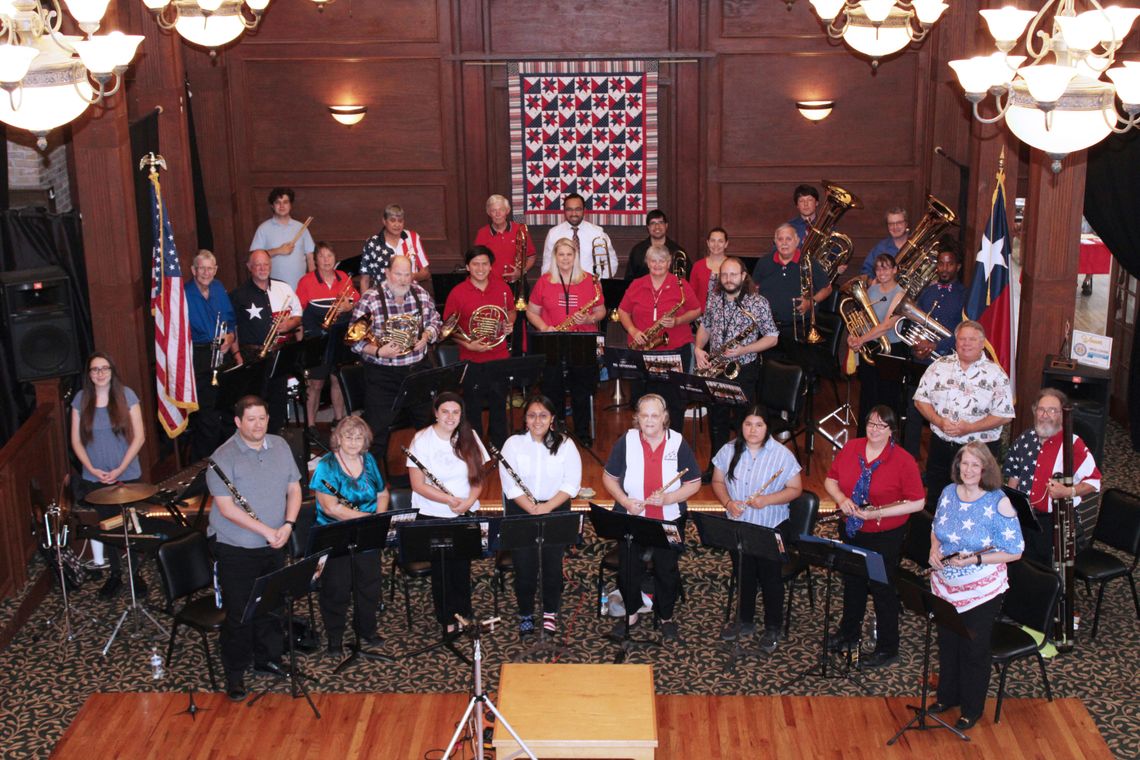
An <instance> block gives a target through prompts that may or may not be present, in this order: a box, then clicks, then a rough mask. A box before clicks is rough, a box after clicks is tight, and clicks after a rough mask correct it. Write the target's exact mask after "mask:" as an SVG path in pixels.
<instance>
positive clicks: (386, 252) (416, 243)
mask: <svg viewBox="0 0 1140 760" xmlns="http://www.w3.org/2000/svg"><path fill="white" fill-rule="evenodd" d="M396 248H398V249H399V250H395V249H393V248H392V246H390V245H388V242H387V241H386V240H385V239H384V230H380V231H379V232H377V233H376V234H375V235H373V236H372V237H370V238H368V241H367V242H366V243H365V244H364V248H363V250H361V251H360V273H361V274H366V275H368V276H369V277H372V278H375V279H376V280H377V281H379V282H383V281H384V280H385V279H386V278H387V277H388V267H389V266H391V264H392V257H393V256H395V255H396V254H401V255H403V256H407V257H408V258H409V259H411V260H412V272H413V273H415V272H418V271H420V270H421V269H425V268H426V267H427V266H428V257H427V254H426V253H424V246H423V243H422V242H421V241H420V236H419V235H417V234H416V233H415V232H412V231H411V230H403V231H401V232H400V243H399V244H398V245H397V246H396Z"/></svg>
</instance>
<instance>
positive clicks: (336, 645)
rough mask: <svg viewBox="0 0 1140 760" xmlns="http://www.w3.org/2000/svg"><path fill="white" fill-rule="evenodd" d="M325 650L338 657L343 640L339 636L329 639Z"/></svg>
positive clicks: (342, 650)
mask: <svg viewBox="0 0 1140 760" xmlns="http://www.w3.org/2000/svg"><path fill="white" fill-rule="evenodd" d="M325 652H326V653H328V654H330V655H335V656H337V657H339V656H340V655H341V654H342V653H343V652H344V641H343V640H342V639H339V638H336V639H329V646H328V648H327V649H326V650H325Z"/></svg>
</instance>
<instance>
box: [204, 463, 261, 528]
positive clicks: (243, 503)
mask: <svg viewBox="0 0 1140 760" xmlns="http://www.w3.org/2000/svg"><path fill="white" fill-rule="evenodd" d="M206 464H207V465H209V467H210V469H211V470H213V471H214V473H215V474H216V475H217V476H218V477H219V478H221V481H222V485H224V486H225V487H226V490H227V491H229V492H230V496H232V497H233V499H234V503H235V504H237V505H238V506H239V507H241V508H242V510H243V511H244V512H245V513H246V514H247V515H249V516H250V517H252V518H253V519H254V520H256V519H257V513H256V512H254V511H253V507H251V506H250V505H249V501H248V500H247V499H246V498H245V497H244V496H242V495H241V491H239V490H237V486H235V485H234V484H233V483H231V482H230V479H229V478H227V477H226V474H225V473H224V472H222V468H221V467H219V466H218V463H217V462H215V461H214V460H213V459H207V460H206Z"/></svg>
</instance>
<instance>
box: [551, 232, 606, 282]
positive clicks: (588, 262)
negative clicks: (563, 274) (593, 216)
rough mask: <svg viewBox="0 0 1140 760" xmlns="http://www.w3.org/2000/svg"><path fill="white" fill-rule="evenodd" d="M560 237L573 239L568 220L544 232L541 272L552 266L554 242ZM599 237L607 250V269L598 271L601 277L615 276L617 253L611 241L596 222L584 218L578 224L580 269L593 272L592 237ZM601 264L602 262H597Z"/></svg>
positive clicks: (589, 272) (588, 272) (587, 272)
mask: <svg viewBox="0 0 1140 760" xmlns="http://www.w3.org/2000/svg"><path fill="white" fill-rule="evenodd" d="M562 238H569V239H570V240H573V239H574V228H573V227H571V226H570V222H565V221H564V222H562V223H561V224H556V225H554V226H553V227H551V228H550V232H548V233H546V242H545V243H544V244H543V246H542V272H543V273H546V272H549V271H550V267H552V266H554V244H555V243H557V242H558V241H559V240H561V239H562ZM595 238H601V239H602V240H604V241H605V243H606V250H607V251H608V252H609V269H608V270H607V271H603V272H600V273H599V274H601V276H602V277H607V278H610V277H617V267H618V258H617V253H615V252H614V244H613V241H611V240H610V236H609V235H607V234H606V231H605V230H603V229H602V228H601V227H599V226H598V225H596V224H591V223H590V222H587V221H585V220H583V221H582V223H581V224H579V225H578V261H579V262H581V264H582V271H583V272H585V273H586V274H593V272H594V239H595ZM598 263H599V264H601V263H602V262H598Z"/></svg>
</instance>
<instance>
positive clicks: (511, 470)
mask: <svg viewBox="0 0 1140 760" xmlns="http://www.w3.org/2000/svg"><path fill="white" fill-rule="evenodd" d="M487 451H488V452H489V453H490V454H491V456H492V457H494V458H495V459H497V460H499V463H500V464H501V465H503V469H505V470H506V471H507V474H508V475H510V476H511V480H513V481H515V484H516V485H517V486H518V487H519V488H521V489H522V492H523V495H524V496H526V497H527V498H528V499H530V500H531V502H532V503H534V504H538V499H536V498H534V494H533V493H531V492H530V489H529V488H527V487H526V483H524V482H523V480H522V478H521V477H519V474H518V473H517V472H515V468H514V467H511V463H510V462H508V461H507V460H506V459H505V458H504V457H503V452H501V451H499V450H498V449H497V448H496V447H495V444H493V443H492V444H488V445H487Z"/></svg>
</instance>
